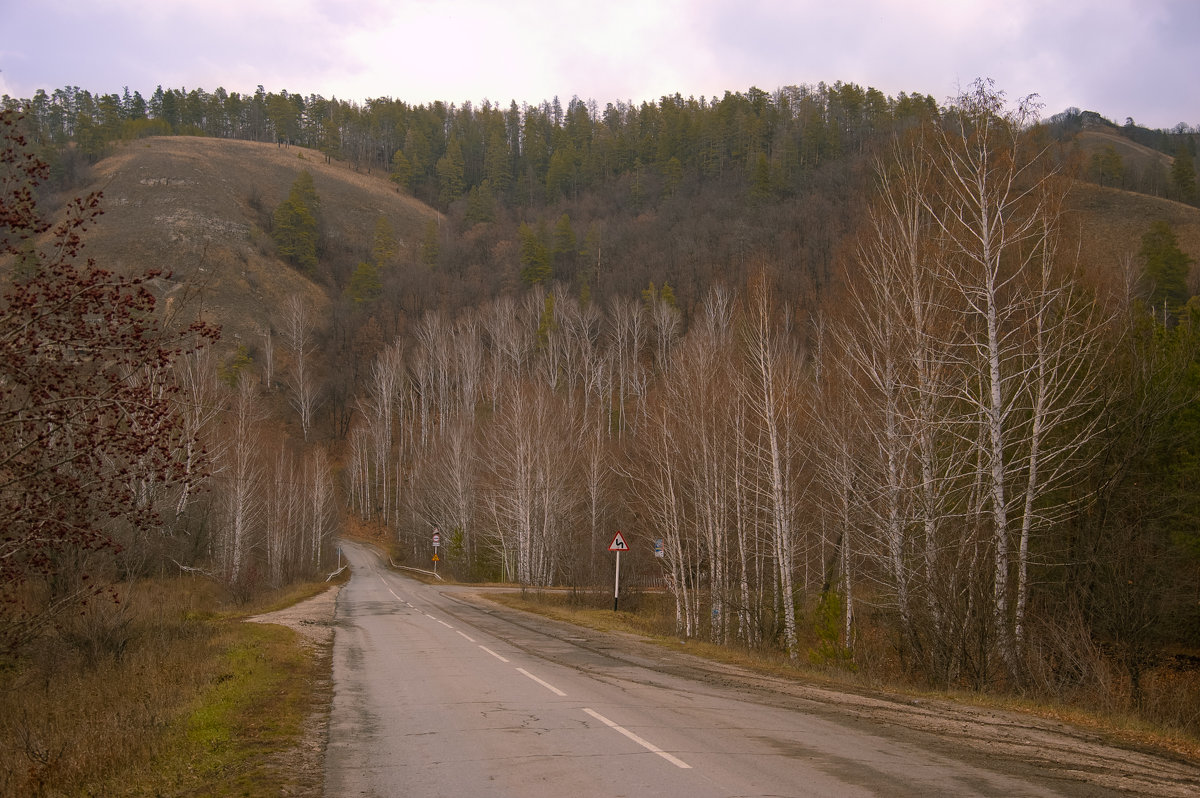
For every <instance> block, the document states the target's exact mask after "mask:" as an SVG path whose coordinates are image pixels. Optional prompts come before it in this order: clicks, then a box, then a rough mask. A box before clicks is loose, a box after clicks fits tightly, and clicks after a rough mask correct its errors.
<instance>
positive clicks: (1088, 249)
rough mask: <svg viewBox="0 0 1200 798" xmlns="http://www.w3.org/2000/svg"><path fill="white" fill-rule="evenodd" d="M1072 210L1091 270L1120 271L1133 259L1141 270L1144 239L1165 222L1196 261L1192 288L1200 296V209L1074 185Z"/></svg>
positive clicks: (1082, 255)
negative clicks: (1154, 226) (1152, 227)
mask: <svg viewBox="0 0 1200 798" xmlns="http://www.w3.org/2000/svg"><path fill="white" fill-rule="evenodd" d="M1070 205H1071V211H1072V213H1071V216H1070V222H1069V223H1070V224H1072V225H1073V226H1075V228H1076V229H1077V230H1078V233H1079V237H1080V245H1079V246H1080V250H1079V255H1080V259H1081V262H1082V263H1084V264H1087V265H1088V266H1089V268H1092V269H1096V270H1100V271H1104V270H1108V269H1119V268H1122V263H1123V261H1124V260H1125V259H1126V258H1131V259H1132V261H1131V263H1132V265H1133V267H1134V268H1135V270H1140V268H1141V265H1140V264H1139V263H1138V261H1137V253H1138V250H1139V249H1140V247H1141V240H1142V236H1143V235H1144V234H1145V233H1146V231H1147V230H1149V229H1150V225H1151V223H1152V222H1155V221H1159V220H1162V221H1166V222H1167V223H1168V224H1169V225H1171V227H1172V229H1173V230H1174V231H1175V235H1176V237H1177V238H1178V240H1179V247H1180V249H1182V250H1183V251H1184V252H1186V253H1187V254H1188V255H1189V256H1190V257H1191V258H1192V271H1191V276H1190V278H1189V286H1190V287H1191V290H1192V293H1193V294H1197V293H1200V208H1194V207H1192V206H1190V205H1185V204H1183V203H1181V202H1174V201H1172V200H1167V199H1161V198H1159V197H1150V196H1147V195H1145V194H1136V193H1134V192H1131V191H1122V190H1120V189H1116V188H1107V187H1101V186H1097V185H1095V184H1094V183H1082V182H1081V183H1077V184H1076V185H1075V188H1074V190H1073V191H1072V193H1071V198H1070ZM1135 274H1136V271H1135Z"/></svg>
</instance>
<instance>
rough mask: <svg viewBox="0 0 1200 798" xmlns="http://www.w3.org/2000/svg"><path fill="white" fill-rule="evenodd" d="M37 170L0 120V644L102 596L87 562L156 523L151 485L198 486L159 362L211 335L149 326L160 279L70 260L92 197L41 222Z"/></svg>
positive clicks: (41, 176)
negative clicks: (54, 220)
mask: <svg viewBox="0 0 1200 798" xmlns="http://www.w3.org/2000/svg"><path fill="white" fill-rule="evenodd" d="M47 171H48V170H47V166H46V164H45V163H44V162H43V161H41V160H40V159H39V158H37V157H36V156H35V155H34V154H33V153H32V151H31V150H30V148H29V147H28V145H27V144H26V142H25V140H24V138H23V137H22V135H21V132H20V120H19V118H18V116H17V115H16V114H15V113H14V112H12V111H8V110H6V111H2V112H0V285H2V287H3V294H2V296H0V602H2V603H0V649H4V648H8V647H11V646H13V645H15V644H17V643H19V642H20V641H21V640H24V639H26V638H27V637H28V636H30V635H31V634H34V633H36V631H37V629H38V628H39V627H40V626H41V625H42V624H43V623H44V622H45V621H47V620H48V619H50V618H52V617H53V616H54V615H55V614H56V612H57V611H59V610H62V609H64V608H67V607H70V606H75V605H76V604H77V603H78V602H80V601H86V600H87V599H88V598H89V597H91V596H94V595H96V594H97V593H98V592H101V591H102V590H103V588H101V587H99V586H98V585H97V584H96V582H97V581H98V580H97V579H96V578H95V577H94V575H92V574H90V573H88V571H87V569H86V568H85V567H83V566H82V563H84V562H86V560H87V559H88V555H89V554H91V553H95V552H101V551H115V550H116V549H117V548H118V546H117V543H116V542H115V538H114V535H115V534H116V533H117V531H118V530H121V531H123V532H128V531H130V530H135V531H140V532H143V533H144V532H146V531H149V530H151V529H153V528H154V527H155V526H156V525H157V524H158V523H159V518H158V514H157V502H155V501H154V500H153V497H154V496H156V495H159V492H158V491H156V490H153V489H151V488H152V486H160V485H164V484H170V483H172V482H179V481H180V480H184V479H189V478H195V475H194V474H192V475H188V474H186V473H185V469H184V468H183V467H182V465H181V463H180V460H179V457H178V453H179V452H180V450H181V448H182V447H181V445H180V444H181V441H180V437H181V435H182V430H181V425H180V424H179V420H178V418H177V416H176V414H175V412H174V410H173V408H172V405H171V396H172V393H173V386H172V384H171V382H170V379H169V366H170V365H171V363H172V362H173V360H174V359H175V358H176V357H177V356H178V355H179V354H180V353H181V352H183V351H186V350H188V349H190V348H194V347H196V346H200V345H203V344H204V343H205V342H206V341H210V340H212V339H215V337H216V334H217V333H216V330H215V329H213V328H211V327H208V326H206V325H204V324H201V323H197V324H195V325H192V326H191V327H189V328H188V329H186V330H181V331H175V332H166V331H164V330H163V329H161V328H160V326H159V323H158V321H157V319H156V317H155V315H154V305H155V302H154V297H153V295H152V294H151V293H150V291H149V290H147V286H146V284H147V281H149V280H152V279H154V278H155V277H156V276H158V273H157V272H153V271H152V272H147V273H145V274H143V275H141V276H139V277H124V276H121V275H117V274H113V273H112V272H109V271H106V270H104V269H101V268H98V267H97V266H96V265H95V263H94V262H93V261H92V260H90V259H88V260H86V261H83V260H81V256H80V249H81V246H82V242H81V239H80V234H81V233H82V232H83V231H84V230H85V229H86V227H87V226H88V225H89V224H90V223H91V222H92V221H93V220H94V219H95V218H96V217H97V216H98V215H99V214H100V213H101V211H100V208H99V203H100V195H99V194H98V193H94V194H90V195H88V196H87V197H84V198H76V199H75V200H73V201H72V202H71V203H70V204H69V206H68V208H67V212H66V213H65V215H64V220H63V221H62V222H60V223H59V224H57V225H55V226H53V227H52V226H51V225H50V224H48V223H47V222H46V221H44V220H43V219H42V217H41V215H40V214H39V212H38V208H37V202H36V196H35V189H36V186H37V185H38V184H39V183H40V182H41V181H43V180H45V178H46V176H47Z"/></svg>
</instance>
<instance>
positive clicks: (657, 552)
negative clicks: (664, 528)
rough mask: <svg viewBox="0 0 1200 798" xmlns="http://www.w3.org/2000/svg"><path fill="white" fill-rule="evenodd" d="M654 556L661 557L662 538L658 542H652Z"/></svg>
mask: <svg viewBox="0 0 1200 798" xmlns="http://www.w3.org/2000/svg"><path fill="white" fill-rule="evenodd" d="M654 556H655V557H662V556H663V540H662V538H659V539H658V540H656V541H654Z"/></svg>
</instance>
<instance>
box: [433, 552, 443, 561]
mask: <svg viewBox="0 0 1200 798" xmlns="http://www.w3.org/2000/svg"><path fill="white" fill-rule="evenodd" d="M441 559H442V558H441V557H439V556H437V555H436V554H435V555H433V561H434V562H441Z"/></svg>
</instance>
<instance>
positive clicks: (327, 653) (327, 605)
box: [247, 585, 341, 796]
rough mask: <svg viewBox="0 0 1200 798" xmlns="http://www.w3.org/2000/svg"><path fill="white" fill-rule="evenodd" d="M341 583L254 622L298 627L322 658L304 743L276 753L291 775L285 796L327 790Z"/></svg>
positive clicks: (282, 791)
mask: <svg viewBox="0 0 1200 798" xmlns="http://www.w3.org/2000/svg"><path fill="white" fill-rule="evenodd" d="M339 592H341V585H334V586H332V587H330V588H329V589H328V590H326V591H325V592H323V593H321V594H320V595H319V596H313V597H312V598H310V599H308V600H307V601H302V602H300V603H299V604H293V605H292V606H291V607H287V608H285V609H282V610H278V611H277V612H268V613H265V614H263V615H255V616H254V617H252V618H248V619H247V620H249V621H251V622H253V623H274V624H279V625H280V626H286V627H288V628H289V629H294V630H295V631H296V633H297V634H299V635H300V638H301V641H302V642H303V644H304V645H306V646H308V647H310V648H311V649H312V650H313V653H314V656H316V657H317V659H318V669H317V670H318V673H320V674H321V676H320V680H319V681H318V682H317V683H316V684H314V685H313V698H314V700H313V705H312V708H311V709H310V711H309V713H308V717H307V718H306V719H305V721H304V733H303V735H302V736H301V739H300V742H299V743H298V744H297V745H296V746H295V747H294V748H292V749H291V750H288V751H284V752H282V753H280V754H278V755H276V756H275V758H274V759H275V762H274V763H273V764H274V765H275V766H276V767H277V768H278V769H279V770H280V772H281V773H286V774H287V781H288V783H287V784H286V785H282V786H281V789H280V794H281V795H305V796H312V795H322V794H323V793H324V791H325V747H326V746H327V745H328V743H329V707H330V704H331V702H332V699H333V681H332V679H331V678H330V663H331V656H332V651H333V621H334V610H335V609H336V607H337V597H338V593H339Z"/></svg>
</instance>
